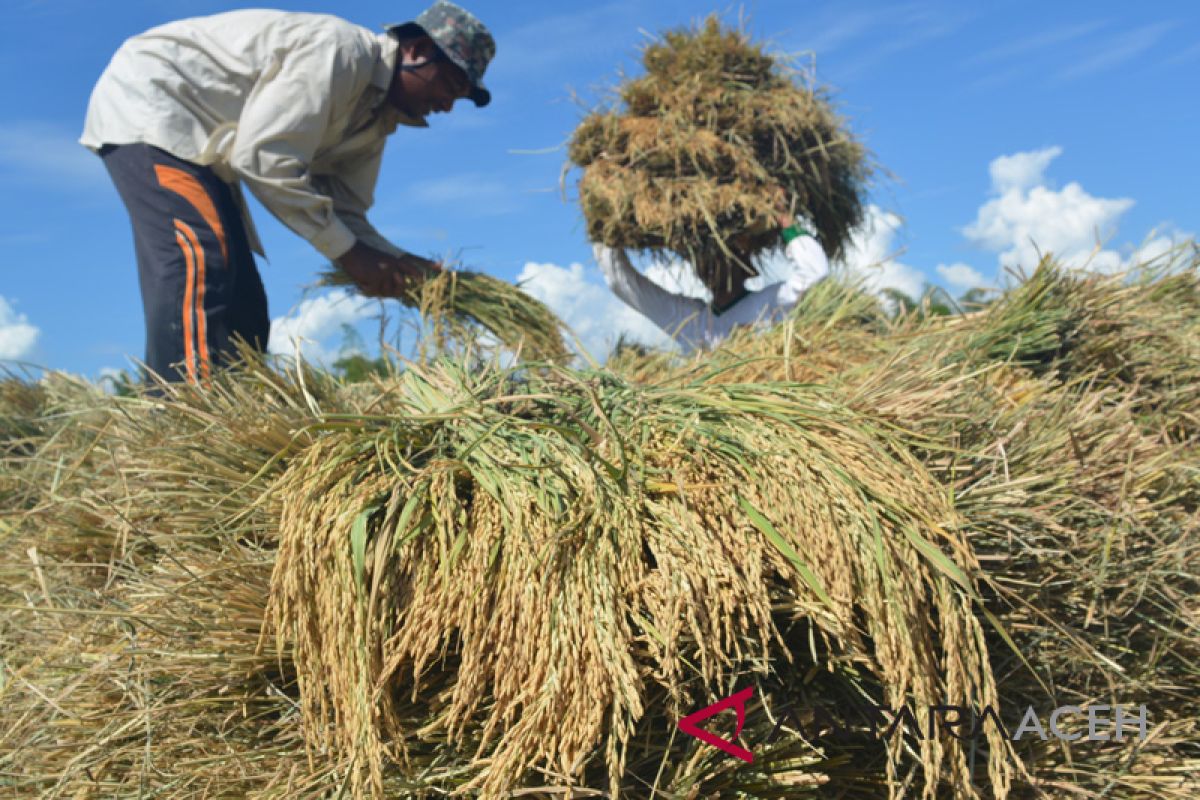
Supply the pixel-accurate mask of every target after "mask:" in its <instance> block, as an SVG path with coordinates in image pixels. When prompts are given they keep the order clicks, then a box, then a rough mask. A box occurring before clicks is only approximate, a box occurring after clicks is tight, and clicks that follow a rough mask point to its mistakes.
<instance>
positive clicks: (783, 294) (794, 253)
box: [777, 221, 829, 305]
mask: <svg viewBox="0 0 1200 800" xmlns="http://www.w3.org/2000/svg"><path fill="white" fill-rule="evenodd" d="M783 238H784V243H785V247H784V252H786V253H787V257H788V260H789V261H791V262H792V267H793V270H794V271H793V272H792V275H791V277H789V278H788V279H787V280H786V281H784V283H783V284H782V285H781V286H780V287H779V294H778V295H777V297H778V301H779V302H780V303H781V304H783V305H791V304H794V303H796V302H797V301H799V299H800V297H801V295H803V294H804V293H805V292H806V291H808V290H809V289H811V288H812V287H813V286H814V285H816V284H817V282H819V281H820V280H821V279H823V278H825V277H826V276H828V275H829V259H828V258H826V257H825V251H824V250H823V249H822V248H821V244H820V242H818V241H817V239H816V236H815V235H814V234H813V233H812V230H811V227H810V226H809V225H807V224H805V223H804V222H803V221H797V222H794V223H792V224H790V225H789V226H788V227H786V228H784V231H783Z"/></svg>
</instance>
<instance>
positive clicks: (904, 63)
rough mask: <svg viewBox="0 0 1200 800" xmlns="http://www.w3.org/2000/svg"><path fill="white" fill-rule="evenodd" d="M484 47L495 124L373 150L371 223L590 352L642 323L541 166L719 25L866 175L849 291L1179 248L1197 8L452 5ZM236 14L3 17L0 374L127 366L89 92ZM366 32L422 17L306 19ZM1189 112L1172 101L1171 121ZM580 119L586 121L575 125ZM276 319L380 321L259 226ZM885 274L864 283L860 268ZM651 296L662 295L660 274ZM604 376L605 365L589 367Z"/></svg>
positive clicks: (171, 3)
mask: <svg viewBox="0 0 1200 800" xmlns="http://www.w3.org/2000/svg"><path fill="white" fill-rule="evenodd" d="M463 4H464V5H465V6H466V7H468V8H470V9H471V10H472V11H473V12H474V13H476V14H477V15H478V16H479V17H480V18H481V19H482V20H483V21H484V22H485V23H487V24H488V25H489V27H490V28H491V29H492V31H493V32H494V34H495V36H496V39H497V43H498V53H497V57H496V59H495V61H494V62H493V65H492V68H491V70H490V71H489V74H488V78H487V80H488V83H489V85H490V87H491V88H492V91H493V95H494V102H493V103H492V105H491V106H489V107H488V108H486V109H482V110H477V109H475V108H473V107H471V106H470V105H469V104H468V105H461V104H460V105H459V106H458V108H457V109H456V111H455V112H454V113H453V114H452V115H450V116H448V117H438V118H435V119H434V120H433V125H432V127H431V128H429V129H427V130H415V129H405V128H401V129H400V130H399V131H398V132H397V133H396V135H395V136H393V138H392V140H391V141H390V143H389V145H388V151H387V155H386V157H385V163H384V170H383V175H382V177H381V180H380V184H379V187H378V190H377V193H376V195H377V205H376V208H375V209H374V211H373V213H372V215H371V216H372V219H373V221H374V222H375V224H376V226H377V227H378V228H380V229H381V230H382V231H384V232H385V233H386V234H388V235H389V236H391V237H392V239H393V240H394V241H395V242H396V243H397V244H398V245H400V246H401V247H404V248H405V249H409V250H412V251H414V252H418V253H422V254H429V255H438V256H445V255H450V254H454V255H457V256H458V257H459V258H460V259H461V261H462V263H463V265H464V266H466V267H468V268H471V269H478V270H483V271H486V272H489V273H492V274H494V275H497V276H499V277H502V278H505V279H509V280H517V279H518V278H524V279H527V280H529V281H530V284H529V285H530V287H531V289H530V290H531V291H532V292H534V293H535V294H537V295H538V296H540V297H542V298H543V299H545V300H547V302H549V303H551V305H553V306H554V307H555V308H556V309H557V310H559V311H560V312H561V313H562V314H563V315H564V316H565V317H566V318H567V320H568V322H570V323H572V324H573V325H575V326H576V328H577V330H580V332H581V335H582V336H583V339H584V341H585V343H586V344H587V345H588V346H589V348H590V349H592V350H593V351H595V350H601V351H603V348H604V347H605V346H606V345H607V344H608V343H609V342H611V340H612V338H613V337H614V336H615V334H616V332H617V331H618V330H619V329H625V330H628V331H630V332H632V333H633V334H634V335H637V336H641V337H643V338H647V339H650V340H653V339H654V332H653V330H652V328H651V326H649V325H648V324H647V323H646V322H645V321H644V320H642V319H640V318H639V317H638V316H637V315H636V314H634V313H633V312H631V311H629V310H628V309H624V308H623V307H621V306H620V304H619V303H618V302H617V301H615V300H614V299H613V298H612V297H611V295H609V294H608V292H607V290H606V289H605V288H604V285H603V282H602V279H601V277H600V275H599V271H598V269H597V267H596V266H595V264H594V263H593V262H592V260H591V255H590V248H589V246H588V243H587V241H586V237H585V235H584V230H583V225H582V220H581V215H580V212H579V209H578V205H577V204H576V203H575V200H574V193H573V191H572V190H571V187H572V185H573V178H572V177H569V178H568V181H567V196H566V197H565V198H564V196H563V194H562V192H561V191H560V190H559V174H560V171H561V168H562V165H563V162H564V160H565V150H564V148H563V147H562V144H563V143H564V142H565V140H566V139H567V137H568V136H569V134H570V132H571V130H572V129H573V128H574V126H575V125H576V124H577V122H578V121H579V119H580V118H581V116H582V115H583V113H584V108H585V105H586V104H588V103H590V102H594V101H595V100H597V99H598V98H599V97H601V96H602V94H603V90H604V89H605V87H609V86H611V85H612V84H613V83H614V81H615V80H616V78H617V76H618V70H619V69H620V68H624V69H625V70H627V71H636V70H637V48H638V46H639V44H640V43H642V42H644V41H645V40H646V37H647V35H648V33H652V32H657V31H660V30H662V29H664V28H667V27H675V26H679V25H684V24H687V23H689V22H691V21H694V20H698V19H700V18H702V17H703V16H705V15H706V14H708V13H710V12H713V11H717V12H719V13H722V14H723V15H724V16H725V17H726V19H736V17H737V15H738V13H739V9H741V11H742V12H743V13H744V14H745V15H746V16H747V17H748V18H749V23H748V24H749V29H750V30H751V31H752V32H753V33H754V34H755V35H756V37H758V38H762V39H768V40H770V41H771V42H772V43H773V45H774V46H775V47H776V48H777V49H779V50H782V51H786V52H791V53H798V54H799V53H803V54H805V55H804V56H803V57H804V58H805V59H806V61H805V63H808V64H812V65H815V70H816V77H817V79H818V81H820V82H821V83H823V84H826V85H828V86H830V87H832V89H833V90H834V92H835V97H836V100H837V102H838V104H839V108H840V110H841V112H842V113H843V114H844V115H845V116H846V117H847V118H848V119H849V121H850V124H851V127H852V128H853V130H854V131H855V132H856V133H857V134H858V135H859V136H860V137H861V139H862V140H863V141H864V142H865V143H866V144H867V146H868V147H869V148H870V149H871V150H872V152H873V153H874V154H875V157H876V159H877V161H878V162H879V164H880V165H882V166H883V167H884V168H885V169H886V170H887V175H886V176H884V177H883V178H882V179H881V180H880V182H879V183H878V185H877V186H876V187H875V188H874V189H873V191H872V195H871V198H870V201H871V204H872V215H871V221H870V223H871V224H870V225H869V226H868V228H867V229H864V231H863V232H862V233H861V236H860V242H861V244H860V247H859V248H858V251H857V252H856V254H855V255H854V256H852V258H851V259H850V261H851V262H852V263H850V264H848V265H847V267H848V268H851V269H858V270H864V271H866V274H868V275H870V276H872V280H874V281H876V283H878V284H892V285H896V286H899V287H901V288H906V289H910V290H911V289H913V288H917V289H919V287H920V286H921V284H922V283H925V282H928V283H938V284H942V285H944V286H946V287H948V288H949V289H950V290H951V291H952V292H953V293H955V294H958V293H960V292H961V291H962V290H963V289H965V288H969V287H970V286H971V285H976V284H979V285H993V284H996V283H997V282H1000V281H1001V280H1002V266H1004V265H1025V266H1029V263H1028V262H1029V261H1030V259H1032V258H1033V255H1032V254H1033V253H1035V252H1036V250H1035V249H1034V245H1036V246H1037V247H1039V248H1041V249H1043V250H1049V249H1053V250H1056V251H1058V252H1062V253H1064V254H1066V256H1067V257H1068V258H1070V259H1075V260H1077V261H1078V262H1080V263H1082V262H1084V261H1085V260H1086V259H1087V256H1088V254H1089V253H1090V251H1091V250H1092V249H1093V246H1094V245H1095V244H1096V242H1097V235H1099V236H1100V237H1101V239H1102V245H1103V248H1104V249H1103V252H1101V253H1100V254H1099V255H1098V256H1094V257H1093V258H1092V261H1091V266H1092V267H1093V268H1103V269H1113V268H1117V267H1119V266H1120V265H1122V264H1125V263H1128V262H1129V260H1130V259H1131V258H1134V257H1136V256H1137V254H1138V253H1139V248H1141V250H1140V254H1141V255H1143V256H1144V255H1146V254H1147V253H1152V252H1157V251H1158V250H1160V249H1161V248H1162V247H1163V246H1164V245H1165V243H1166V242H1167V241H1168V240H1170V239H1179V238H1184V237H1189V236H1192V235H1193V234H1194V233H1195V232H1196V231H1197V230H1198V228H1200V223H1198V222H1197V220H1198V217H1200V192H1197V190H1196V182H1197V178H1198V177H1200V155H1198V153H1197V147H1196V131H1197V130H1198V129H1200V103H1197V102H1196V100H1195V98H1196V97H1198V96H1200V5H1198V4H1196V3H1194V2H1185V1H1183V0H1179V1H1178V2H1155V3H1129V2H1119V3H1118V2H1088V3H1084V2H1056V3H1045V2H1033V1H1031V0H994V1H993V2H987V3H965V2H943V1H942V0H937V1H933V0H930V1H928V2H926V1H925V0H915V1H914V2H844V1H840V2H797V0H790V1H789V2H782V1H781V2H773V1H769V0H760V2H748V3H745V4H744V5H741V6H738V5H732V4H731V5H712V4H709V3H703V2H684V1H683V0H659V2H655V3H646V2H636V1H634V2H627V1H626V0H618V2H612V3H599V4H570V3H549V2H530V3H521V4H513V3H509V2H504V3H501V2H496V1H495V0H472V1H469V2H468V1H467V0H464V2H463ZM238 7H242V6H241V5H239V4H234V3H227V2H217V1H216V0H121V2H119V3H108V4H99V3H95V2H94V0H86V1H85V0H4V6H3V8H4V10H3V12H0V13H3V15H4V18H3V23H4V24H3V25H0V76H3V77H2V78H0V101H2V102H0V185H2V186H3V187H4V191H3V192H0V254H2V256H3V260H2V261H0V358H7V359H21V360H25V361H29V362H33V363H36V364H39V365H44V366H47V367H51V368H55V369H64V370H70V371H73V372H79V373H83V374H85V375H88V376H92V377H95V376H97V375H99V374H100V373H101V371H102V370H105V369H111V368H122V367H128V366H129V361H128V356H134V357H138V356H140V354H141V352H142V348H143V336H144V331H143V323H142V310H141V303H140V300H139V295H138V289H137V271H136V267H135V263H134V260H133V247H132V241H131V237H130V232H129V227H128V219H127V217H126V216H125V211H124V208H123V207H122V206H121V204H120V201H119V200H118V198H117V195H116V192H115V190H114V189H113V188H112V187H111V185H110V184H109V182H108V177H107V175H106V173H105V172H104V170H103V168H102V166H101V164H100V162H99V159H97V158H96V157H95V156H93V155H91V154H90V153H88V152H87V151H86V150H84V149H83V148H82V147H81V146H79V145H78V144H76V139H77V138H78V135H79V132H80V129H81V126H82V121H83V116H84V112H85V109H86V106H87V99H88V96H89V94H90V92H91V89H92V86H93V85H94V83H95V80H96V78H97V77H98V76H99V75H100V72H101V71H102V70H103V68H104V66H105V64H106V63H107V61H108V59H109V57H110V56H111V54H112V52H113V51H114V50H115V49H116V48H117V47H118V46H119V45H120V43H121V42H122V41H123V40H124V39H125V38H127V37H128V36H131V35H133V34H136V33H138V32H140V31H142V30H144V29H146V28H148V27H151V26H153V25H156V24H159V23H162V22H166V21H169V20H171V19H177V18H182V17H188V16H198V15H203V14H210V13H216V12H220V11H224V10H230V9H233V8H238ZM285 7H287V8H289V9H291V10H296V11H322V12H333V13H337V14H338V15H340V16H342V17H345V18H347V19H349V20H351V21H353V22H356V23H359V24H361V25H364V26H367V27H371V28H374V29H377V28H378V27H379V26H380V25H382V24H383V23H385V22H394V21H402V20H406V19H411V18H412V17H414V16H416V14H417V13H419V11H420V10H421V9H422V8H423V7H424V4H422V3H407V2H377V1H376V0H362V1H360V2H355V1H353V0H343V2H339V3H336V4H333V3H317V2H311V1H309V0H303V1H298V2H293V3H289V4H287V5H286V6H285ZM1189 97H1190V98H1192V100H1190V101H1189V100H1188V99H1187V98H1189ZM579 98H581V99H582V104H581V100H580V99H579ZM254 213H255V218H256V220H257V221H258V224H259V227H260V231H261V232H262V233H263V236H264V241H265V244H266V249H267V253H268V256H269V261H268V262H267V263H263V264H260V269H261V271H262V273H263V277H264V280H265V282H266V285H267V292H268V296H269V298H270V310H271V315H272V317H273V318H274V319H276V326H275V329H274V330H275V333H274V334H273V336H274V338H275V340H276V341H275V344H274V345H273V347H275V348H276V349H286V347H287V345H286V342H287V341H290V335H292V334H296V335H301V336H304V337H306V338H308V339H311V340H312V342H313V343H312V344H311V345H310V346H309V349H306V350H305V352H306V353H309V352H311V353H312V354H314V355H317V356H320V355H322V354H329V353H333V352H336V350H337V347H338V344H339V342H340V340H341V337H340V335H339V334H338V331H339V326H340V324H341V323H343V322H356V323H357V324H359V326H360V329H361V330H362V331H363V332H364V335H365V337H366V338H367V339H368V340H370V338H371V337H372V335H373V334H372V333H371V330H372V324H373V323H371V322H370V321H369V320H368V321H367V322H362V320H363V318H364V317H369V316H370V315H372V314H374V313H376V311H377V309H378V305H377V304H375V303H363V302H359V301H356V300H355V299H353V298H346V297H344V295H343V294H341V293H337V292H335V293H329V292H324V293H321V292H311V291H310V292H308V293H307V294H304V292H303V287H304V285H305V284H309V283H311V282H312V281H313V280H314V277H315V274H316V272H317V271H318V270H319V269H321V268H322V266H323V263H322V259H321V257H320V255H319V254H318V253H316V252H315V251H314V250H312V249H311V248H310V247H309V245H308V244H307V243H306V242H304V241H303V240H302V239H300V238H298V237H297V236H295V235H294V234H292V233H291V232H290V231H288V230H287V229H286V228H284V227H282V226H281V225H280V224H279V223H277V222H276V221H275V220H274V219H273V218H271V217H270V216H269V215H268V214H267V213H266V212H265V211H264V210H263V209H261V208H259V207H255V209H254ZM877 262H878V263H880V264H881V266H876V267H871V266H870V265H871V264H872V263H877ZM651 269H652V272H651V274H652V275H655V277H656V278H659V279H661V280H663V281H664V282H670V280H671V274H669V271H668V270H666V269H665V268H663V267H661V266H655V267H652V268H651ZM600 354H601V355H602V352H601V353H600Z"/></svg>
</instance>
